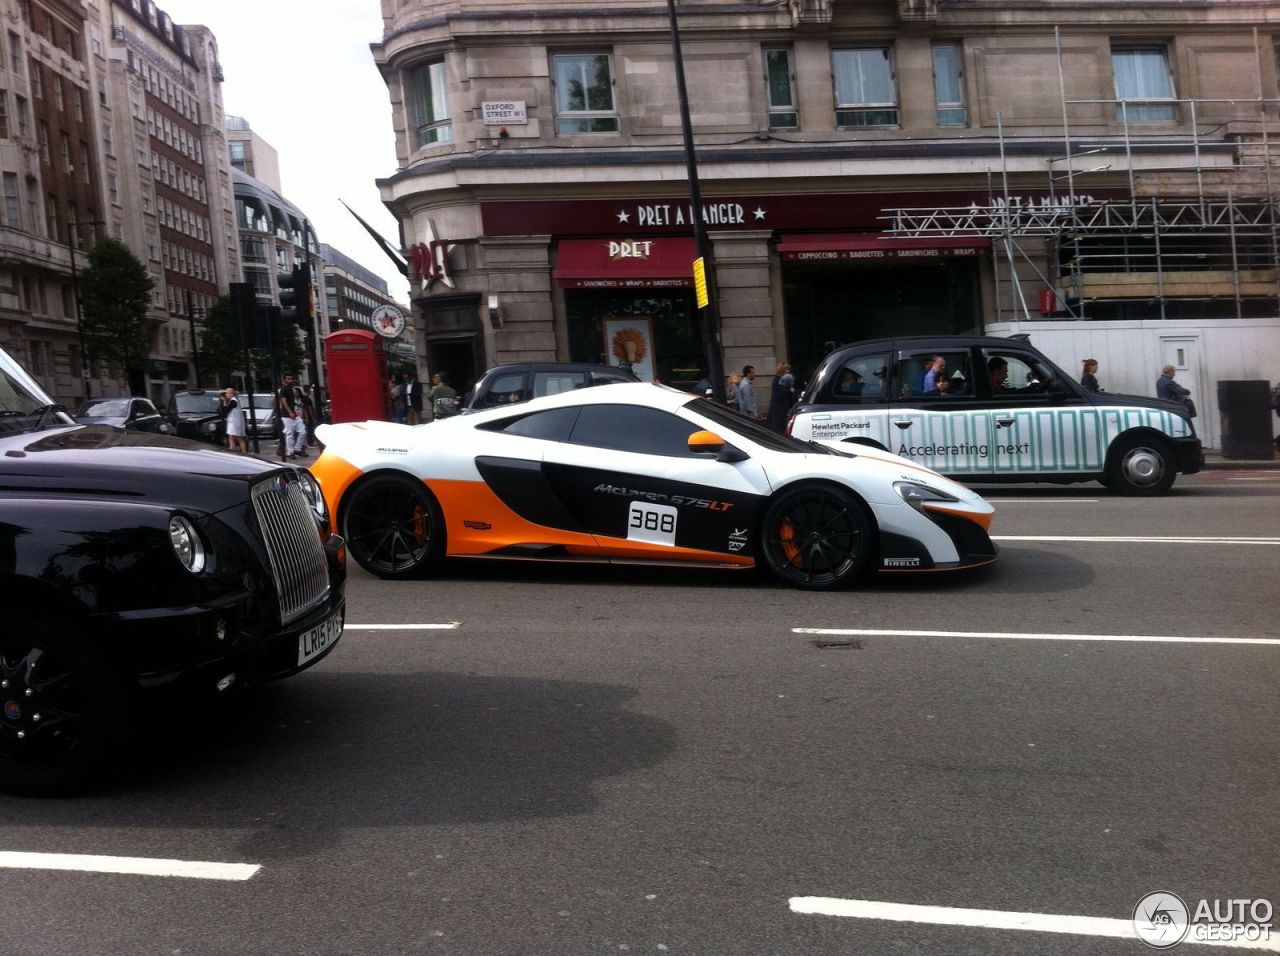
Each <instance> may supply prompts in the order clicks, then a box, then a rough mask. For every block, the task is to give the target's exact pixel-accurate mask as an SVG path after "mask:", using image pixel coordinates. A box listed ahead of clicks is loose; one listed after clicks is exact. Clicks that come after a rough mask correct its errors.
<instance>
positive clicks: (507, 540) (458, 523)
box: [426, 478, 596, 555]
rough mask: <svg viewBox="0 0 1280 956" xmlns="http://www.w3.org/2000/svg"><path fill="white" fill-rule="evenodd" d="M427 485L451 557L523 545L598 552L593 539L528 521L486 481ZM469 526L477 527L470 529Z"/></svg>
mask: <svg viewBox="0 0 1280 956" xmlns="http://www.w3.org/2000/svg"><path fill="white" fill-rule="evenodd" d="M426 485H427V487H428V488H430V489H431V493H432V494H434V495H435V496H436V500H437V501H439V502H440V507H441V509H442V510H443V511H444V524H445V529H446V530H445V536H446V539H447V541H448V545H447V549H446V553H447V554H451V555H464V554H470V555H476V554H487V553H488V552H490V551H500V550H501V549H503V548H509V547H512V546H513V545H520V544H556V545H563V546H564V547H566V548H571V549H574V551H575V553H581V554H592V553H594V552H595V544H596V539H595V538H594V537H593V536H592V535H590V534H586V533H585V532H581V531H561V530H560V529H558V528H547V527H544V526H543V525H540V524H534V523H533V522H532V521H526V520H525V519H524V518H521V517H520V516H519V515H518V514H516V513H515V512H514V511H512V510H511V509H510V508H508V507H507V506H506V505H505V504H504V503H503V501H502V499H501V498H499V497H498V496H497V495H495V494H494V493H493V490H492V489H491V488H490V487H489V486H488V485H486V484H485V483H484V482H483V481H458V480H456V479H445V478H439V479H429V480H428V481H427V482H426ZM467 522H472V523H473V525H474V527H467ZM486 525H487V527H484V526H486Z"/></svg>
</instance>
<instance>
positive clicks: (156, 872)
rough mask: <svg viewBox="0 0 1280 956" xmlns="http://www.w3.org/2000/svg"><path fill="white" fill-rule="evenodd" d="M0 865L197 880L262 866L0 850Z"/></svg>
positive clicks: (248, 873) (243, 876)
mask: <svg viewBox="0 0 1280 956" xmlns="http://www.w3.org/2000/svg"><path fill="white" fill-rule="evenodd" d="M0 867H4V868H9V869H17V870H77V871H80V872H83V873H130V874H135V875H138V876H185V877H189V878H191V879H197V880H247V879H249V878H250V877H252V876H253V875H254V874H255V873H257V872H258V870H260V869H262V867H261V866H259V865H258V864H257V863H204V862H201V861H199V860H161V859H155V858H152V857H139V856H89V855H86V854H81V853H18V852H14V851H0Z"/></svg>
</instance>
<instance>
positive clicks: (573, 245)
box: [551, 236, 698, 289]
mask: <svg viewBox="0 0 1280 956" xmlns="http://www.w3.org/2000/svg"><path fill="white" fill-rule="evenodd" d="M697 255H698V254H697V247H696V246H695V245H694V241H693V239H691V238H685V237H682V236H659V237H657V238H653V239H561V240H560V241H559V242H558V243H557V244H556V267H555V269H554V270H553V271H552V273H551V274H552V275H553V276H554V277H555V279H556V281H557V282H558V283H559V284H560V285H561V287H563V288H566V289H664V288H675V289H679V288H684V287H686V286H690V287H691V286H692V285H693V260H694V259H696V258H697Z"/></svg>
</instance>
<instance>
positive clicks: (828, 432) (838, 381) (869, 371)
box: [794, 349, 894, 448]
mask: <svg viewBox="0 0 1280 956" xmlns="http://www.w3.org/2000/svg"><path fill="white" fill-rule="evenodd" d="M891 354H892V353H891V352H890V351H889V350H888V349H884V350H883V351H875V352H868V353H856V354H854V355H851V356H849V357H848V358H846V359H844V360H843V361H842V362H840V363H839V364H838V365H836V366H834V367H833V368H832V369H831V370H830V371H829V372H827V373H824V378H825V380H824V381H823V382H822V384H821V385H820V387H819V389H818V393H817V394H816V395H815V396H814V400H813V404H814V405H815V407H814V408H813V409H812V410H811V411H810V412H808V413H807V414H805V415H804V416H803V421H801V422H797V423H796V428H795V431H794V434H795V436H796V437H797V438H802V439H808V440H813V441H860V442H869V443H871V444H876V445H881V446H882V447H884V448H890V447H891V445H892V442H893V439H894V436H893V435H891V434H890V428H889V404H888V403H889V389H888V387H887V381H888V373H889V360H890V356H891Z"/></svg>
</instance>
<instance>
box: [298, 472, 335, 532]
mask: <svg viewBox="0 0 1280 956" xmlns="http://www.w3.org/2000/svg"><path fill="white" fill-rule="evenodd" d="M298 484H299V485H301V486H302V493H303V494H304V495H306V496H307V504H309V505H311V510H312V511H314V512H315V515H316V517H317V518H320V519H321V520H324V517H325V515H326V514H328V509H327V508H326V506H325V503H324V492H323V491H321V490H320V482H318V481H316V479H315V476H313V475H312V474H311V472H309V471H305V470H303V471H299V472H298Z"/></svg>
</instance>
